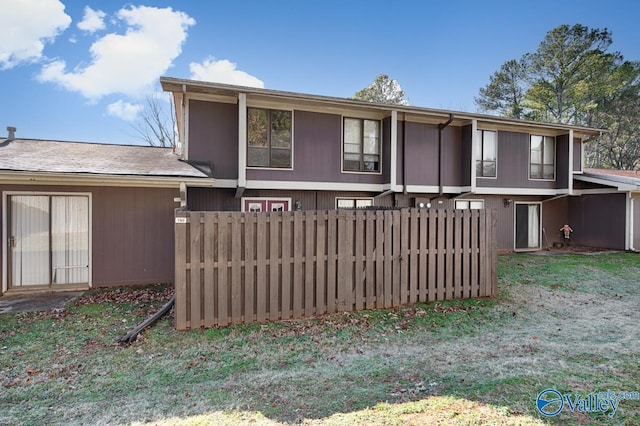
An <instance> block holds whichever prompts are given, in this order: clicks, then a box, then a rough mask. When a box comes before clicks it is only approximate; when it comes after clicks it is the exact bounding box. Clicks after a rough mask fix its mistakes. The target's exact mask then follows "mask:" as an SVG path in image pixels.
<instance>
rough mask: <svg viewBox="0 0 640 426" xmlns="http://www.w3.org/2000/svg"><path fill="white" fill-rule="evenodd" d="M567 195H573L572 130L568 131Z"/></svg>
mask: <svg viewBox="0 0 640 426" xmlns="http://www.w3.org/2000/svg"><path fill="white" fill-rule="evenodd" d="M568 185H569V186H568V188H569V195H573V129H571V130H569V182H568Z"/></svg>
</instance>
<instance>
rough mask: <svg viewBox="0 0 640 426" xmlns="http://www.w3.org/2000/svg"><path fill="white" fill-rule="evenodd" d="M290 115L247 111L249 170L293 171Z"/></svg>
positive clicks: (271, 110) (266, 111) (276, 112)
mask: <svg viewBox="0 0 640 426" xmlns="http://www.w3.org/2000/svg"><path fill="white" fill-rule="evenodd" d="M291 116H292V113H291V111H281V110H275V109H264V108H247V166H249V167H270V168H291V147H292V136H291V135H292V131H291V122H292V117H291Z"/></svg>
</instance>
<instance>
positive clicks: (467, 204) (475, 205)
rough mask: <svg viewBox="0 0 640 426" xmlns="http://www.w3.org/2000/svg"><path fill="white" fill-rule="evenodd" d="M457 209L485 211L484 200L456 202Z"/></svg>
mask: <svg viewBox="0 0 640 426" xmlns="http://www.w3.org/2000/svg"><path fill="white" fill-rule="evenodd" d="M456 209H457V210H468V209H484V200H456Z"/></svg>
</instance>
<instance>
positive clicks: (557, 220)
mask: <svg viewBox="0 0 640 426" xmlns="http://www.w3.org/2000/svg"><path fill="white" fill-rule="evenodd" d="M565 224H567V225H570V224H569V197H562V198H557V199H555V200H552V201H545V202H543V203H542V229H543V233H542V247H543V248H548V247H551V246H553V243H562V242H565V240H564V234H563V233H562V231H560V228H562V227H563V226H564V225H565ZM570 226H572V225H570Z"/></svg>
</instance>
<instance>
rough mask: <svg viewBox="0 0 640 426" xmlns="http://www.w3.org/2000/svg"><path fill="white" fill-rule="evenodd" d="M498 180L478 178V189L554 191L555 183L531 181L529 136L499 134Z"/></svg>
mask: <svg viewBox="0 0 640 426" xmlns="http://www.w3.org/2000/svg"><path fill="white" fill-rule="evenodd" d="M497 175H498V176H497V178H495V179H491V178H480V177H479V178H477V180H476V185H477V186H478V187H492V188H493V187H499V188H539V189H554V188H555V187H556V182H555V181H544V180H529V134H528V133H517V132H503V131H499V132H498V173H497Z"/></svg>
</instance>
